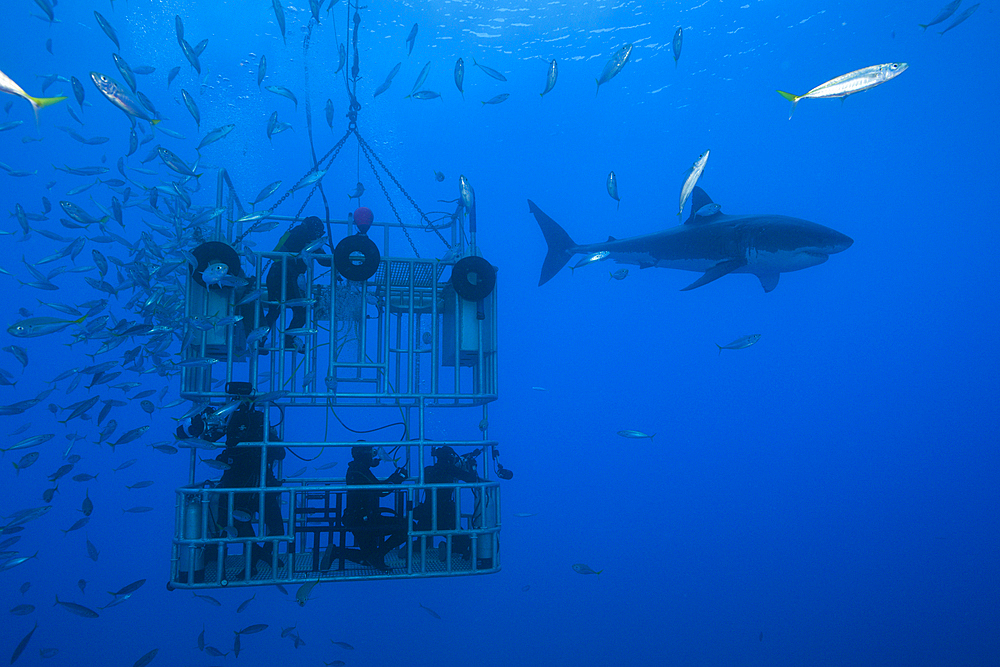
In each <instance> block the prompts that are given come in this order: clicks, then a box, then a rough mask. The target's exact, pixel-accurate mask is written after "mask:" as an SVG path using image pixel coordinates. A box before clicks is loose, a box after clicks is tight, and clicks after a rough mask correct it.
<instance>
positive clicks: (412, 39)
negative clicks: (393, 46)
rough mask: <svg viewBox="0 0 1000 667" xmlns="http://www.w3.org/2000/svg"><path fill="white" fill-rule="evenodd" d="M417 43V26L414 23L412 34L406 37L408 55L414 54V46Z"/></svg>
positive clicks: (411, 29)
mask: <svg viewBox="0 0 1000 667" xmlns="http://www.w3.org/2000/svg"><path fill="white" fill-rule="evenodd" d="M416 41H417V24H416V23H414V24H413V27H412V28H410V34H409V35H407V36H406V45H407V47H408V48H407V51H406V55H407V56H409V55H410V54H411V53H413V44H414V43H415V42H416Z"/></svg>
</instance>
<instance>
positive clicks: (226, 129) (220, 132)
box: [195, 123, 236, 151]
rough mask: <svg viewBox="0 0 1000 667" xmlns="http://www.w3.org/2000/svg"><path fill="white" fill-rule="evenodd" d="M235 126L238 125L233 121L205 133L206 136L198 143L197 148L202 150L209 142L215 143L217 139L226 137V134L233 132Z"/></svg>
mask: <svg viewBox="0 0 1000 667" xmlns="http://www.w3.org/2000/svg"><path fill="white" fill-rule="evenodd" d="M235 128H236V125H235V124H233V123H229V124H228V125H223V126H222V127H217V128H215V129H214V130H212V131H211V132H209V133H208V134H206V135H205V138H204V139H202V140H201V143H199V144H198V147H197V148H196V149H195V150H198V151H200V150H201V149H202V148H204V147H205V146H208V145H209V144H214V143H215V142H216V141H218V140H219V139H222V138H224V137H225V136H226V135H228V134H229V133H230V132H232V131H233V129H235Z"/></svg>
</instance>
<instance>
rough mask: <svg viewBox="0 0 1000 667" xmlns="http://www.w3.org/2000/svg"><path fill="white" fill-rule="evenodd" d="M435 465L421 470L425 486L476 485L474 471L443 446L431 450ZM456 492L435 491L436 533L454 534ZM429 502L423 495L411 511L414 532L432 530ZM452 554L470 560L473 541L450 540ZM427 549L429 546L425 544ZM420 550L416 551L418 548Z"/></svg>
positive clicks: (461, 537)
mask: <svg viewBox="0 0 1000 667" xmlns="http://www.w3.org/2000/svg"><path fill="white" fill-rule="evenodd" d="M431 456H433V457H434V465H430V466H426V467H425V468H424V482H425V483H427V484H456V483H458V482H468V483H470V484H471V483H474V482H478V481H479V475H478V474H477V472H476V470H475V468H472V467H470V466H468V465H463V464H464V460H463V458H462V457H460V456H459V455H458V454H456V453H455V450H454V449H452V448H451V447H448V446H444V447H438V448H436V449H431ZM455 491H456V489H438V490H437V530H455V528H456V523H455V511H456V502H455ZM431 502H432V498H431V495H430V492H429V491H425V492H424V501H423V502H422V503H420V504H419V505H417V507H416V508H414V510H413V519H414V521H415V522H416V526H415V528H416V529H417V530H433V523H432V516H431ZM451 543H452V550H453V552H454V553H456V554H459V555H461V556H465V557H466V558H471V556H472V538H471V537H469V536H468V535H455V536H454V537H452V540H451ZM428 546H430V544H428ZM418 548H419V547H418Z"/></svg>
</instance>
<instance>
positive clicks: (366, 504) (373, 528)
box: [344, 445, 406, 572]
mask: <svg viewBox="0 0 1000 667" xmlns="http://www.w3.org/2000/svg"><path fill="white" fill-rule="evenodd" d="M351 456H353V457H354V460H353V461H351V462H350V463H348V464H347V475H346V481H347V484H348V486H351V485H369V484H401V483H402V482H403V480H405V479H406V470H405V469H404V468H396V471H395V472H393V473H392V474H391V475H389V477H388V478H387V479H386V480H385V481H384V482H382V481H379V479H378V478H377V477H375V475H374V474H372V471H371V469H372V468H374V467H375V466H377V465H378V464H379V459H378V449H377V448H375V447H371V446H368V445H355V446H354V447H351ZM390 493H392V490H388V491H375V490H356V491H348V492H347V509H346V510H344V524H345V525H346V526H347V527H348V528H352V529H353V530H352V531H351V532H353V533H354V543H355V544H356V545H357V546H358V548H359V549H360V550H361V557H362V559H363V560H362V564H363V565H368V566H369V567H373V568H375V569H376V570H381V571H382V572H388V571H389V570H390V568H389V566H388V565H386V564H385V555H386V554H387V553H389V552H390V551H392V550H393V549H395V548H396V547H398V546H400V545H402V544H405V543H406V517H402V516H397V515H396V514H395V512H393V511H392V510H390V509H387V508H383V507H380V506H379V498H382V497H385V496H387V495H389V494H390ZM386 513H388V514H386ZM383 536H388V538H387V539H385V540H383V539H382V538H383Z"/></svg>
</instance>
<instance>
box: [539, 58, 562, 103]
mask: <svg viewBox="0 0 1000 667" xmlns="http://www.w3.org/2000/svg"><path fill="white" fill-rule="evenodd" d="M558 78H559V65H558V64H556V61H555V60H553V61H552V62H550V63H549V73H548V74H547V75H546V77H545V90H543V91H542V92H541V96H542V97H545V93H548V92H551V90H552V89H553V88H555V87H556V79H558Z"/></svg>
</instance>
